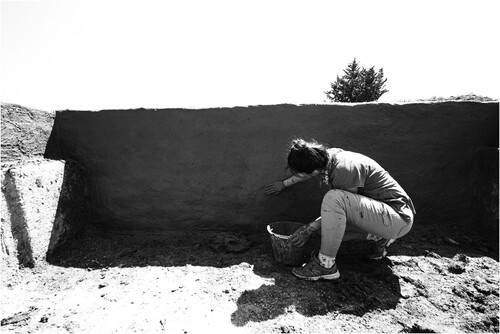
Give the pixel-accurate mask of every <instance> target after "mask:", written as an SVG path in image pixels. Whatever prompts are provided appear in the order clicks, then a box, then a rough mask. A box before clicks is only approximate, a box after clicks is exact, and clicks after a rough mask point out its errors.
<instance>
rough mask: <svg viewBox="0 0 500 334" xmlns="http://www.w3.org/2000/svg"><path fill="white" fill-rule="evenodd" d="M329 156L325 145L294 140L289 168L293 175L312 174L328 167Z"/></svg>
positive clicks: (289, 156)
mask: <svg viewBox="0 0 500 334" xmlns="http://www.w3.org/2000/svg"><path fill="white" fill-rule="evenodd" d="M328 160H329V155H328V152H327V150H326V147H325V146H324V145H321V144H319V143H317V142H316V141H314V140H312V141H310V142H307V141H305V140H303V139H294V140H293V141H292V146H291V148H290V153H289V154H288V168H289V169H290V171H291V172H292V173H293V174H297V173H307V174H310V173H312V172H313V171H314V170H316V169H324V168H326V166H327V165H328Z"/></svg>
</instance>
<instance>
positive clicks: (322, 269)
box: [265, 139, 416, 280]
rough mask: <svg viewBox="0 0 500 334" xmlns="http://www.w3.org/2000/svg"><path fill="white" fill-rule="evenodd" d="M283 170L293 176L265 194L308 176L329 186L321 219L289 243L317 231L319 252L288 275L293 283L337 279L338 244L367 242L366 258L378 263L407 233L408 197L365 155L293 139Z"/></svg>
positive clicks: (409, 223) (411, 210)
mask: <svg viewBox="0 0 500 334" xmlns="http://www.w3.org/2000/svg"><path fill="white" fill-rule="evenodd" d="M288 168H289V169H290V171H291V172H292V176H291V177H289V178H288V179H285V180H283V181H276V182H273V183H271V184H270V185H268V186H267V187H266V189H265V192H266V193H267V194H278V193H280V192H281V191H283V190H284V189H285V188H288V187H291V186H293V185H294V184H297V183H299V182H303V181H305V180H308V179H310V178H313V177H320V178H322V180H323V181H324V182H326V183H327V184H328V185H329V186H330V187H331V190H330V191H328V192H327V193H326V194H325V196H324V198H323V202H322V204H321V217H319V218H318V219H316V220H315V221H313V222H311V223H309V224H307V225H306V226H304V227H302V228H300V229H299V230H297V231H296V232H295V233H294V234H293V235H292V236H291V237H290V239H289V241H290V242H291V243H292V244H294V245H295V246H299V247H300V246H302V245H304V244H305V243H306V242H307V240H308V239H309V237H310V236H311V234H313V233H315V232H321V247H320V250H319V253H317V255H313V256H312V259H311V261H310V262H309V263H307V264H306V265H304V266H302V267H300V268H294V269H293V270H292V272H293V274H294V275H295V276H297V277H298V278H301V279H306V280H318V279H327V280H331V279H337V278H339V277H340V273H339V271H338V269H337V265H336V263H335V258H336V256H337V252H338V250H339V248H340V245H341V244H342V241H347V240H354V239H362V240H371V241H372V243H373V245H372V247H371V251H370V254H368V258H369V259H372V260H379V259H382V258H383V257H385V256H386V254H387V248H388V247H389V246H390V245H391V244H392V243H393V242H394V241H395V240H396V239H398V238H401V237H402V236H404V235H405V234H407V233H408V232H409V231H410V229H411V228H412V225H413V218H414V215H415V213H416V211H415V208H414V206H413V203H412V201H411V199H410V197H409V196H408V194H407V193H406V192H405V191H404V190H403V188H402V187H401V186H400V185H399V184H398V183H397V182H396V180H394V179H393V178H392V177H391V175H390V174H389V173H388V172H387V171H386V170H385V169H383V168H382V167H381V166H380V165H379V164H378V163H377V162H375V161H374V160H372V159H371V158H369V157H367V156H365V155H362V154H359V153H355V152H350V151H344V150H342V149H339V148H328V147H326V146H324V145H321V144H318V143H317V142H315V141H310V142H308V141H305V140H303V139H296V140H294V141H293V142H292V146H291V148H290V152H289V154H288Z"/></svg>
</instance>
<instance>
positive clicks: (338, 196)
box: [323, 189, 345, 207]
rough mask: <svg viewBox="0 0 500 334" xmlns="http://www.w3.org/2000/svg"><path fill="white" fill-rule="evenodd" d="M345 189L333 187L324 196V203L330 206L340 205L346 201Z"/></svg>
mask: <svg viewBox="0 0 500 334" xmlns="http://www.w3.org/2000/svg"><path fill="white" fill-rule="evenodd" d="M344 196H345V191H343V190H340V189H332V190H330V191H328V192H327V193H326V194H325V196H324V197H323V204H324V205H327V206H329V207H333V206H339V205H342V204H343V203H344Z"/></svg>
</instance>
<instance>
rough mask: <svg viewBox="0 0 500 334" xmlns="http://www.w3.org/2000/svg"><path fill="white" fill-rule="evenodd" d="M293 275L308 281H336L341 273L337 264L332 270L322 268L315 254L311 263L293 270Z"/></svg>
mask: <svg viewBox="0 0 500 334" xmlns="http://www.w3.org/2000/svg"><path fill="white" fill-rule="evenodd" d="M292 273H293V274H294V275H295V276H297V277H298V278H300V279H305V280H308V281H317V280H320V279H324V280H334V279H337V278H339V277H340V272H339V271H338V269H337V264H336V263H335V264H334V265H333V266H332V267H331V268H325V267H322V266H321V264H320V263H319V259H318V256H317V255H316V254H314V253H313V254H312V256H311V261H309V263H307V264H304V265H303V266H302V267H299V268H293V269H292Z"/></svg>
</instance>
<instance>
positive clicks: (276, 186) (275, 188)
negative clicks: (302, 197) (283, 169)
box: [265, 174, 314, 195]
mask: <svg viewBox="0 0 500 334" xmlns="http://www.w3.org/2000/svg"><path fill="white" fill-rule="evenodd" d="M312 177H314V175H311V174H302V175H298V174H295V175H292V176H290V177H289V178H287V179H284V180H282V181H275V182H273V183H271V184H269V185H268V186H266V189H265V192H266V194H268V195H273V194H278V193H280V192H282V191H283V190H285V188H289V187H291V186H293V185H294V184H297V183H300V182H303V181H306V180H309V179H310V178H312Z"/></svg>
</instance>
